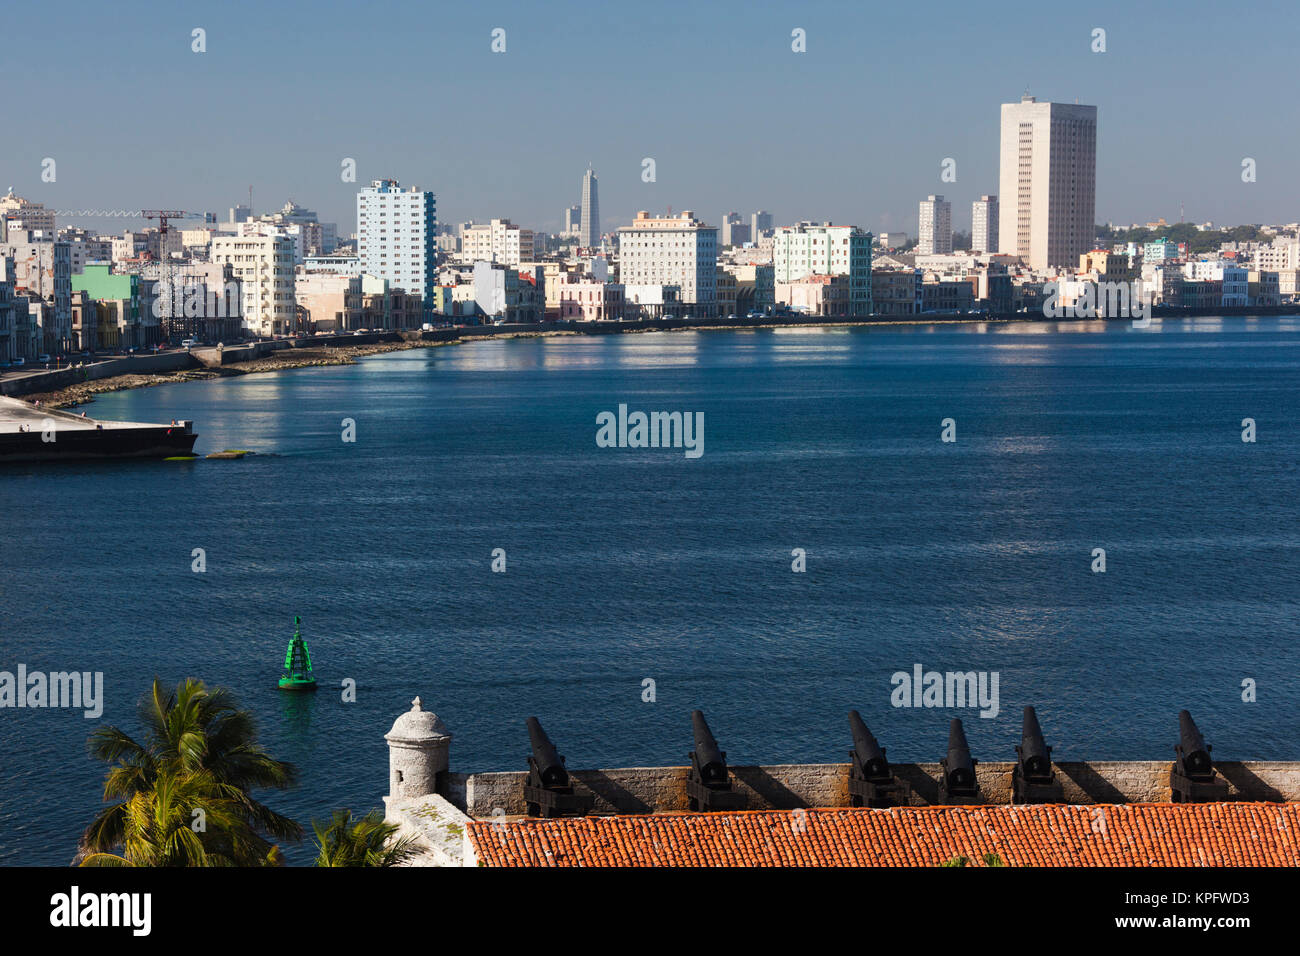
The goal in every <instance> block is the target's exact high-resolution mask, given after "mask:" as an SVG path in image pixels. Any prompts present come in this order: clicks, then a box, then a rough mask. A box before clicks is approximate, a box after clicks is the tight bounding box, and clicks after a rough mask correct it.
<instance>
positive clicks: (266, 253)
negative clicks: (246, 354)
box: [212, 234, 297, 336]
mask: <svg viewBox="0 0 1300 956" xmlns="http://www.w3.org/2000/svg"><path fill="white" fill-rule="evenodd" d="M212 262H213V263H216V264H226V265H230V266H231V267H232V272H233V275H234V277H235V278H236V279H238V280H239V281H240V284H241V290H242V293H243V297H244V301H243V310H242V311H243V318H244V326H245V327H246V328H247V329H248V330H249V331H251V332H252V333H253V334H254V335H261V336H273V335H288V334H290V333H292V332H294V331H296V312H297V309H296V304H295V300H294V268H293V265H294V240H293V238H292V237H290V236H288V235H283V234H280V235H258V236H218V237H216V238H214V239H213V240H212Z"/></svg>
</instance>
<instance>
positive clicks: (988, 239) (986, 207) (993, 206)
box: [970, 196, 998, 252]
mask: <svg viewBox="0 0 1300 956" xmlns="http://www.w3.org/2000/svg"><path fill="white" fill-rule="evenodd" d="M970 216H971V227H970V251H971V252H997V251H998V197H997V196H980V198H979V199H977V200H975V201H974V202H973V203H971V206H970Z"/></svg>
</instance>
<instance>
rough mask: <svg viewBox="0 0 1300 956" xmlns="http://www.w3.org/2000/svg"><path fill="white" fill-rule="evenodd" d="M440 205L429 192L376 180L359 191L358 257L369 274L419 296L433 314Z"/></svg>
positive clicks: (389, 180)
mask: <svg viewBox="0 0 1300 956" xmlns="http://www.w3.org/2000/svg"><path fill="white" fill-rule="evenodd" d="M437 235H438V207H437V200H436V198H435V197H434V194H433V193H432V192H427V191H421V190H418V189H416V188H415V187H414V186H412V187H411V188H410V189H407V190H405V191H403V189H402V185H401V183H399V182H398V181H397V180H396V179H376V180H374V181H373V182H371V184H370V185H369V186H367V187H366V188H365V189H363V190H361V191H360V192H359V193H357V258H359V259H360V260H361V269H362V271H363V272H365V273H367V274H368V275H372V276H377V277H379V278H381V279H387V280H388V281H389V282H390V283H392V284H393V285H394V286H397V287H398V288H401V289H404V290H405V291H407V292H409V293H410V294H412V295H415V296H418V297H419V298H420V299H421V301H423V302H424V307H425V312H426V314H427V315H429V316H432V314H433V301H434V296H433V286H434V285H435V284H436V282H435V275H436V272H437V266H438V252H437Z"/></svg>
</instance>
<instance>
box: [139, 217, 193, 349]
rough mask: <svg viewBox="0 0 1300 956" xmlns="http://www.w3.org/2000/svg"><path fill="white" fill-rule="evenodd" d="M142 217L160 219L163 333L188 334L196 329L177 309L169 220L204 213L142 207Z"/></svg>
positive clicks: (159, 288)
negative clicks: (168, 242)
mask: <svg viewBox="0 0 1300 956" xmlns="http://www.w3.org/2000/svg"><path fill="white" fill-rule="evenodd" d="M140 217H141V218H142V219H157V220H158V297H159V306H160V308H159V312H158V318H159V320H160V322H161V323H162V327H163V334H164V335H165V336H166V337H167V338H168V340H171V339H172V338H174V337H175V336H177V335H181V336H186V335H190V334H192V333H193V332H194V329H191V328H188V327H186V323H185V310H184V308H180V309H177V308H176V301H175V293H174V292H173V290H172V267H171V254H170V253H169V252H168V250H167V231H168V229H167V220H169V219H203V218H204V214H203V213H198V212H186V211H185V210H183V209H142V210H140Z"/></svg>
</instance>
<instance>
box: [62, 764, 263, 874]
mask: <svg viewBox="0 0 1300 956" xmlns="http://www.w3.org/2000/svg"><path fill="white" fill-rule="evenodd" d="M123 808H124V809H123V811H122V839H121V844H120V845H121V849H122V852H121V853H120V854H115V853H105V852H95V853H89V854H88V855H87V856H86V857H85V858H84V859H83V860H82V861H81V865H82V866H256V865H259V864H260V865H278V864H279V863H280V862H281V861H280V852H279V848H278V847H276V846H275V845H274V844H271V843H268V842H267V841H266V840H264V839H263V838H262V837H261V836H259V835H258V834H257V833H256V832H254V831H253V829H252V827H250V826H249V825H248V822H247V820H246V819H245V813H244V809H243V805H242V803H241V801H240V799H239V793H238V790H237V789H236V788H235V787H231V786H229V785H228V784H221V783H218V782H217V781H216V779H215V778H214V777H213V775H212V774H211V773H210V772H208V771H206V770H199V771H196V772H194V773H190V774H176V773H173V772H171V771H164V772H163V773H162V774H160V775H159V776H158V777H157V778H156V779H155V781H154V783H153V786H152V787H151V788H150V789H148V790H140V791H137V792H136V793H134V794H132V795H131V797H130V798H129V799H127V800H126V801H125V803H124V804H123ZM197 821H201V823H200V822H197Z"/></svg>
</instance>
